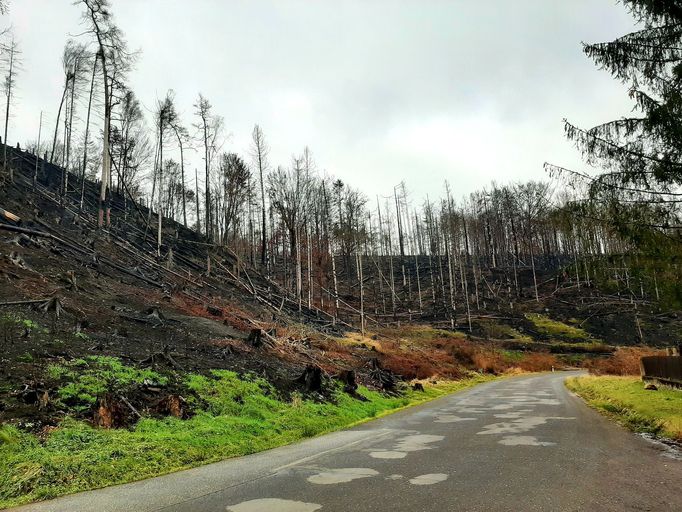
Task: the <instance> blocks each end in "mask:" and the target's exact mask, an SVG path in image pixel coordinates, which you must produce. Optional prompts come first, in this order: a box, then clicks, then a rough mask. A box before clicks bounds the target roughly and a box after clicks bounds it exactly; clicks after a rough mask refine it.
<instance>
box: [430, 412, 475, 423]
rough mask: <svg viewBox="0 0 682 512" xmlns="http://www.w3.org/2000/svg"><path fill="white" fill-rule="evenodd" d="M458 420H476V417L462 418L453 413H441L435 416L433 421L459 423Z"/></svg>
mask: <svg viewBox="0 0 682 512" xmlns="http://www.w3.org/2000/svg"><path fill="white" fill-rule="evenodd" d="M460 421H476V418H463V417H462V416H455V415H454V414H441V415H439V416H436V419H435V420H434V423H459V422H460Z"/></svg>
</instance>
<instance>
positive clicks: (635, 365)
mask: <svg viewBox="0 0 682 512" xmlns="http://www.w3.org/2000/svg"><path fill="white" fill-rule="evenodd" d="M664 354H665V353H664V351H662V350H656V349H653V348H648V347H628V348H619V349H617V350H616V352H614V354H613V355H612V356H610V357H600V358H594V359H589V360H587V361H585V365H584V366H585V368H587V369H588V370H590V373H593V374H595V375H639V373H640V372H639V360H640V359H641V358H642V357H646V356H660V355H664Z"/></svg>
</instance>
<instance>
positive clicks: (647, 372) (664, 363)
mask: <svg viewBox="0 0 682 512" xmlns="http://www.w3.org/2000/svg"><path fill="white" fill-rule="evenodd" d="M639 366H640V371H641V373H642V379H643V380H645V381H652V380H653V381H658V382H661V383H663V384H668V385H671V386H675V387H682V357H680V356H649V357H643V358H642V359H641V360H640V363H639Z"/></svg>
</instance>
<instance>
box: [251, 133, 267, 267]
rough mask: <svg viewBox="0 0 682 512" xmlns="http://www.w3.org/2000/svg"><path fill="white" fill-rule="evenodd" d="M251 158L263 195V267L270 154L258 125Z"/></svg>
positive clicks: (254, 134)
mask: <svg viewBox="0 0 682 512" xmlns="http://www.w3.org/2000/svg"><path fill="white" fill-rule="evenodd" d="M252 140H253V143H252V146H251V156H252V158H253V160H254V162H255V164H256V167H257V168H258V175H259V178H260V195H261V215H262V219H261V223H262V224H261V252H260V262H261V265H262V266H263V267H265V266H266V262H267V230H266V216H265V180H264V174H266V173H267V172H268V152H269V148H268V145H267V142H266V141H265V135H263V130H261V127H260V126H258V125H256V126H254V127H253V134H252Z"/></svg>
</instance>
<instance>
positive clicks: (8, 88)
mask: <svg viewBox="0 0 682 512" xmlns="http://www.w3.org/2000/svg"><path fill="white" fill-rule="evenodd" d="M20 55H21V52H20V51H19V44H18V43H17V41H16V40H15V39H14V35H13V34H11V32H10V40H9V42H8V43H6V44H3V45H2V63H3V65H4V68H5V79H4V81H3V84H2V85H3V90H4V92H5V101H6V104H5V135H4V137H3V141H4V142H5V145H4V146H3V150H2V164H3V166H4V167H5V169H8V168H9V180H10V181H14V172H13V170H12V167H11V166H9V165H8V162H7V129H8V126H9V118H10V107H11V105H12V99H13V96H12V93H13V92H14V86H15V85H16V75H17V69H18V68H19V66H20V64H21V61H20V60H19V56H20Z"/></svg>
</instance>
